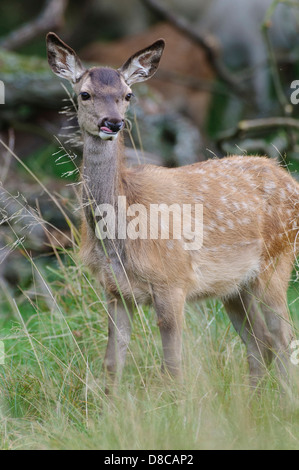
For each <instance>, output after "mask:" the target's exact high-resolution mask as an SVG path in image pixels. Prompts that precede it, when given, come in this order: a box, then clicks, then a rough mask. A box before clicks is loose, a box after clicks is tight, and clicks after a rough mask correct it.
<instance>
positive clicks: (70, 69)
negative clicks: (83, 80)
mask: <svg viewBox="0 0 299 470" xmlns="http://www.w3.org/2000/svg"><path fill="white" fill-rule="evenodd" d="M47 52H48V62H49V65H50V67H51V69H52V70H53V72H54V73H55V74H56V75H58V76H59V77H61V78H66V79H67V80H69V81H70V82H71V83H72V84H75V83H76V82H77V81H78V80H79V79H80V77H81V76H82V75H83V73H84V72H85V69H84V67H83V65H82V64H81V61H80V59H79V57H78V56H77V54H76V53H75V51H74V50H73V49H72V48H71V47H70V46H68V45H67V44H65V43H64V42H63V41H62V40H61V39H60V38H59V37H58V36H57V35H56V34H55V33H48V35H47Z"/></svg>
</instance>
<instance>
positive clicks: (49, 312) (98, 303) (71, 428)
mask: <svg viewBox="0 0 299 470" xmlns="http://www.w3.org/2000/svg"><path fill="white" fill-rule="evenodd" d="M64 256H65V255H64ZM65 258H66V259H65V260H64V261H65V263H64V265H63V266H64V267H61V266H59V267H57V269H53V268H48V269H47V270H46V271H44V272H43V273H40V274H38V271H37V270H36V271H35V285H36V292H39V293H40V294H39V295H35V296H33V295H31V296H30V297H28V299H27V300H23V301H21V300H20V299H16V301H14V300H13V299H12V298H9V297H8V298H6V299H5V300H2V304H1V306H0V307H1V311H2V312H4V315H1V319H0V328H1V330H0V331H1V338H2V339H3V340H4V344H5V351H6V360H5V365H3V366H0V387H1V397H0V400H1V401H0V413H1V429H0V447H1V448H2V449H31V448H33V449H37V448H38V449H95V448H98V449H198V448H199V449H207V448H212V449H213V448H224V449H240V448H242V449H244V448H246V449H252V448H257V449H278V448H283V449H287V448H288V449H296V448H298V447H299V407H298V403H297V399H298V398H299V396H298V395H299V394H298V392H297V386H295V392H294V396H293V398H292V399H290V398H289V396H287V395H283V396H282V395H281V394H280V393H279V391H278V387H277V384H276V382H275V378H273V377H270V376H269V377H268V378H267V380H266V381H265V384H264V385H263V389H262V392H261V394H260V395H259V396H258V395H254V394H252V391H251V390H250V389H249V387H248V381H247V364H246V355H245V349H244V348H243V346H242V345H241V342H240V340H239V338H238V337H237V335H236V334H235V332H234V330H233V329H232V327H231V326H230V323H229V321H228V319H227V318H226V315H225V313H224V311H223V308H222V306H221V304H220V303H218V302H214V301H211V302H209V303H208V304H201V305H195V306H188V308H187V312H186V322H185V328H184V369H185V373H184V380H183V382H182V384H175V383H173V382H171V381H168V380H167V379H165V378H163V377H162V375H161V373H160V365H161V345H160V339H159V334H158V330H157V327H156V323H155V316H154V312H153V311H152V310H150V309H148V310H144V311H140V312H137V313H136V319H135V325H134V333H133V338H132V342H131V346H130V351H129V354H128V362H127V366H126V369H125V373H124V377H123V381H122V384H121V385H120V389H119V391H118V393H117V395H116V396H115V397H114V398H113V399H108V398H107V397H106V396H105V394H104V393H103V387H104V378H103V376H102V373H101V365H102V360H103V356H104V351H105V346H106V329H107V325H106V323H107V319H106V314H105V308H104V304H103V299H104V296H103V294H102V293H101V292H96V291H95V290H94V283H93V280H92V279H91V278H89V277H88V276H87V275H86V274H85V272H84V271H83V270H82V269H81V267H78V265H76V263H74V262H73V261H68V259H70V258H67V257H66V256H65ZM28 295H29V294H28ZM23 299H24V297H23ZM289 300H290V310H291V312H292V316H293V318H294V320H295V323H296V324H297V325H298V321H299V308H298V286H297V287H296V286H295V284H293V285H292V286H291V288H290V292H289ZM12 313H13V318H14V319H13V320H11V314H12ZM298 367H299V366H298ZM294 369H296V368H294Z"/></svg>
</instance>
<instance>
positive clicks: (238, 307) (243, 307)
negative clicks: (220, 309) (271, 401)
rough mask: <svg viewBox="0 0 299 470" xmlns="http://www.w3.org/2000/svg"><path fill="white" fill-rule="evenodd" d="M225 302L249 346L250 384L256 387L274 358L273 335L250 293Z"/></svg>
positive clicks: (237, 329)
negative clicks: (272, 350)
mask: <svg viewBox="0 0 299 470" xmlns="http://www.w3.org/2000/svg"><path fill="white" fill-rule="evenodd" d="M223 303H224V307H225V309H226V311H227V314H228V316H229V318H230V320H231V322H232V324H233V326H234V328H235V330H236V331H237V333H238V334H239V335H240V337H241V339H242V341H243V343H244V344H245V345H246V347H247V359H248V364H249V373H250V385H251V386H252V387H256V386H257V385H258V383H259V382H260V381H261V379H262V377H263V376H264V374H265V371H266V368H267V366H268V365H269V363H270V362H271V360H272V353H271V347H272V342H271V335H270V333H269V331H268V328H267V326H266V324H265V322H264V319H263V318H262V315H261V314H260V312H259V310H258V308H257V304H256V302H255V299H254V297H253V296H252V295H251V294H250V293H248V292H244V291H242V292H240V293H238V294H236V295H235V296H234V297H231V298H229V299H227V300H225V301H224V302H223Z"/></svg>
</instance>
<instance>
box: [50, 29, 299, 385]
mask: <svg viewBox="0 0 299 470" xmlns="http://www.w3.org/2000/svg"><path fill="white" fill-rule="evenodd" d="M164 47H165V41H164V40H163V39H159V40H157V41H156V42H154V43H153V44H151V45H150V46H148V47H146V48H144V49H142V50H140V51H138V52H136V53H135V54H133V55H132V56H131V57H130V58H129V59H128V60H127V61H126V62H125V63H124V64H123V65H122V66H121V67H120V68H118V69H114V68H110V67H91V68H85V67H84V65H83V64H82V62H81V60H80V59H79V57H78V56H77V54H76V53H75V51H74V50H73V49H72V48H71V47H70V46H68V45H67V44H65V43H64V42H63V41H62V40H61V39H60V38H59V37H58V36H57V35H56V34H55V33H53V32H50V33H48V35H47V53H48V62H49V65H50V67H51V69H52V71H53V72H54V73H55V74H56V75H58V77H60V78H63V79H67V80H68V81H69V82H70V83H71V85H72V87H73V90H74V93H75V94H76V96H77V98H78V111H77V115H78V123H79V126H80V129H81V132H82V136H83V142H84V145H83V164H82V171H81V173H82V175H81V180H82V226H81V234H82V240H81V248H80V256H81V259H82V261H83V263H84V264H85V265H86V266H87V267H88V268H89V269H90V270H91V272H92V273H93V275H94V276H95V278H96V279H97V281H98V282H99V283H100V285H102V286H103V287H104V290H105V292H106V296H107V305H108V307H107V311H108V344H107V349H106V354H105V357H104V362H103V364H104V369H105V372H106V375H107V377H108V378H109V379H108V380H109V383H110V387H112V388H113V387H115V386H116V384H117V383H119V380H120V378H121V376H122V372H123V368H124V365H125V359H126V353H127V350H128V346H129V342H130V337H131V331H132V324H133V317H134V303H137V304H138V305H140V304H144V305H152V306H153V307H154V309H155V311H156V316H157V322H158V326H159V330H160V335H161V341H162V350H163V360H162V368H163V370H164V373H165V374H167V376H170V377H173V378H174V379H178V380H182V377H183V371H182V369H183V368H182V328H183V319H184V308H185V304H186V302H187V301H188V302H189V301H191V302H196V301H199V300H206V299H209V298H218V299H220V300H221V301H222V302H223V305H224V307H225V310H226V312H227V314H228V317H229V319H230V320H231V323H232V325H233V327H234V328H235V330H236V331H237V333H238V334H239V335H240V337H241V340H242V341H243V343H244V344H245V346H246V348H247V359H248V365H249V386H250V387H253V388H254V389H256V388H258V386H259V384H260V382H261V381H262V379H263V377H264V376H265V373H266V371H267V370H268V367H270V366H271V367H274V368H275V369H276V370H277V374H278V376H279V377H281V380H285V379H284V378H287V377H288V376H289V372H288V370H289V354H290V343H291V341H292V339H293V337H294V332H293V326H292V321H291V319H290V315H289V311H288V304H287V288H288V284H289V281H290V277H291V273H292V268H293V266H294V264H295V263H296V257H297V255H298V251H299V215H298V207H299V184H298V182H297V181H296V180H295V178H293V177H292V176H291V175H290V174H289V172H288V171H286V169H285V168H283V167H282V166H281V165H280V164H279V163H278V162H276V161H274V160H273V159H269V158H267V157H265V156H263V157H262V156H261V157H258V156H239V155H230V156H226V157H223V158H210V159H208V160H206V161H203V162H198V163H194V164H192V165H186V166H181V167H178V168H166V167H162V166H155V165H137V166H134V167H128V166H127V165H126V163H125V161H124V157H123V156H124V143H123V130H124V127H125V116H126V111H127V109H128V106H129V102H130V100H131V98H132V96H133V91H132V86H133V85H134V84H135V83H138V82H143V81H145V80H148V79H150V78H151V77H152V76H153V75H154V74H155V72H156V70H157V68H158V66H159V63H160V60H161V57H162V54H163V50H164ZM120 202H121V203H120ZM196 205H199V206H200V207H201V208H202V211H197V210H196V208H197V206H196ZM153 206H155V207H158V209H160V212H159V213H158V216H159V217H158V218H156V219H155V220H154V221H152V218H151V217H150V215H151V208H152V207H153ZM184 206H188V207H189V206H190V207H191V209H190V211H189V219H188V217H187V216H186V220H187V222H188V221H189V222H191V223H192V224H193V225H192V227H193V226H195V227H196V230H197V231H201V232H202V234H201V237H200V236H198V237H197V242H198V243H195V244H194V243H191V242H192V241H193V238H192V236H193V235H194V233H195V232H196V230H193V231H192V230H191V229H190V230H189V232H188V231H186V233H184V235H183V236H181V237H179V234H178V233H177V231H176V227H177V225H179V224H180V222H181V221H182V218H183V217H182V208H183V207H184ZM99 207H100V208H101V210H100V211H97V209H98V208H99ZM110 207H112V209H113V211H112V212H113V216H114V218H115V220H114V225H113V224H110V225H109V224H108V217H106V216H107V213H108V209H109V208H110ZM136 207H137V208H139V211H140V212H142V211H141V209H140V207H143V208H144V209H145V211H144V214H145V215H144V214H143V217H139V218H138V217H137V216H136ZM167 210H168V215H169V221H170V222H171V221H172V222H173V223H172V224H171V223H170V224H169V225H170V228H169V232H168V236H164V235H165V233H164V232H163V230H164V228H165V227H164V225H165V220H167V218H165V217H164V218H163V217H162V216H165V213H166V215H167ZM137 212H138V211H137ZM124 214H125V215H124ZM134 216H135V218H134ZM136 218H138V224H137V223H136ZM120 219H122V223H123V225H125V227H127V228H128V229H129V224H130V223H131V222H132V221H133V222H134V220H135V222H134V223H135V229H134V227H133V228H132V226H131V227H130V233H131V235H132V236H127V237H126V236H124V232H123V227H122V225H121V224H120V225H119V222H120ZM200 221H201V223H199V222H200ZM197 222H198V223H197ZM151 223H152V225H151ZM105 224H106V229H105ZM163 224H164V225H163ZM99 225H100V227H101V228H100V229H99V230H97V227H98V226H99ZM108 225H109V227H110V229H109V230H112V229H113V228H114V229H115V227H117V228H116V229H115V233H114V236H113V237H112V236H111V237H109V236H108V235H109V233H108V235H107V234H106V237H104V236H103V234H104V232H105V230H106V232H107V231H108V228H109V227H108ZM107 227H108V228H107ZM154 229H155V230H156V235H157V232H158V236H151V235H152V232H155V230H154ZM98 232H100V234H99V233H98ZM127 232H129V230H128V231H127ZM196 233H197V232H196ZM196 233H195V235H196ZM140 234H143V236H141V235H140ZM137 235H138V236H137ZM139 235H140V236H139ZM166 235H167V234H166ZM286 380H287V379H286Z"/></svg>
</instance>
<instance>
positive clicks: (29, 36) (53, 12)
mask: <svg viewBox="0 0 299 470" xmlns="http://www.w3.org/2000/svg"><path fill="white" fill-rule="evenodd" d="M67 5H68V0H47V2H46V3H45V6H44V8H43V10H42V11H41V13H40V14H39V15H38V16H37V17H36V18H35V19H34V20H33V21H30V22H29V23H26V24H24V25H23V26H21V27H20V28H19V29H17V30H16V31H13V32H12V33H10V34H9V35H8V36H6V37H5V38H3V39H1V40H0V47H2V48H3V49H6V50H8V51H12V50H16V49H18V48H19V47H21V46H23V45H24V44H27V43H28V42H30V41H32V40H33V39H35V38H36V37H38V36H40V35H42V34H45V33H47V32H48V31H49V30H52V29H57V28H60V27H61V26H62V25H63V22H64V13H65V10H66V7H67Z"/></svg>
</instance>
